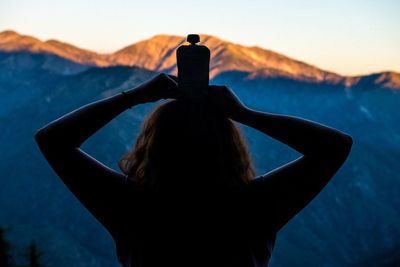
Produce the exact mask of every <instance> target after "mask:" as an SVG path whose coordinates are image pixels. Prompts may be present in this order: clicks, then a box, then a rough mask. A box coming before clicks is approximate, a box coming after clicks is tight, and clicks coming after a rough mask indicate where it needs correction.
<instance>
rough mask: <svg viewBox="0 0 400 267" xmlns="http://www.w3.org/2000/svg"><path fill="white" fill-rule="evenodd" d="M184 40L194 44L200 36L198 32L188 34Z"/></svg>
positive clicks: (198, 40)
mask: <svg viewBox="0 0 400 267" xmlns="http://www.w3.org/2000/svg"><path fill="white" fill-rule="evenodd" d="M186 40H187V41H188V42H189V43H190V44H192V45H195V44H196V43H198V42H200V36H199V35H198V34H189V35H188V36H187V38H186Z"/></svg>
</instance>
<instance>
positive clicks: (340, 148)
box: [332, 133, 353, 161]
mask: <svg viewBox="0 0 400 267" xmlns="http://www.w3.org/2000/svg"><path fill="white" fill-rule="evenodd" d="M352 146H353V138H352V137H351V136H350V135H348V134H345V133H343V134H341V135H340V137H339V139H338V141H337V142H335V144H334V145H333V147H332V152H333V155H334V157H335V158H338V159H341V160H342V161H345V160H346V159H347V157H348V156H349V154H350V151H351V148H352Z"/></svg>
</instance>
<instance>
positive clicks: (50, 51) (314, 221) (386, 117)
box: [0, 31, 400, 267]
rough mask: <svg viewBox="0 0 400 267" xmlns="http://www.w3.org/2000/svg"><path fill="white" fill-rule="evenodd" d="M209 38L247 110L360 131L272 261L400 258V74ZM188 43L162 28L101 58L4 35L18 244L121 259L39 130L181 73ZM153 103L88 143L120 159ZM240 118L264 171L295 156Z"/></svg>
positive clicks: (67, 259) (5, 123)
mask: <svg viewBox="0 0 400 267" xmlns="http://www.w3.org/2000/svg"><path fill="white" fill-rule="evenodd" d="M201 39H202V42H203V43H204V44H205V45H207V46H208V47H209V48H210V50H211V53H212V59H211V66H210V73H211V83H212V84H226V85H228V86H229V87H230V88H232V89H233V90H234V91H235V93H236V94H237V95H238V96H239V97H240V98H241V99H242V101H243V102H244V103H245V104H246V105H248V106H249V107H251V108H254V109H257V110H261V111H267V112H274V113H283V114H289V115H294V116H301V117H304V118H307V119H311V120H315V121H318V122H321V123H324V124H327V125H331V126H332V127H337V128H338V129H341V130H343V131H345V132H348V133H350V134H351V135H352V136H353V139H354V145H353V149H352V152H351V154H350V157H349V159H348V161H347V162H346V163H345V164H344V166H343V167H342V168H341V169H340V170H339V171H338V173H337V174H336V175H335V177H334V178H333V179H332V181H331V182H330V183H329V184H328V185H327V186H326V188H325V189H324V190H323V191H322V192H321V193H320V194H319V195H318V196H317V198H316V199H314V200H313V201H312V202H311V204H310V205H309V206H307V207H306V208H305V209H304V210H303V211H302V212H300V213H299V214H298V215H297V216H296V217H295V218H294V219H293V220H292V221H290V222H289V223H288V224H287V225H286V226H285V227H284V228H283V229H282V231H281V232H280V233H279V235H278V240H277V244H276V247H275V252H274V254H273V257H272V259H271V263H270V266H272V267H287V266H291V267H297V266H299V267H300V266H334V267H335V266H338V267H339V266H340V267H341V266H366V267H368V266H396V265H397V266H399V257H398V256H397V255H398V251H399V250H400V224H399V222H400V212H399V207H400V197H399V195H398V188H399V187H400V177H399V175H398V174H399V173H400V167H399V164H398V162H397V159H398V158H400V135H399V132H400V125H399V121H400V114H399V113H398V112H396V110H397V109H398V106H399V103H400V90H399V89H400V74H398V73H395V72H383V73H376V74H371V75H365V76H359V77H345V76H341V75H338V74H335V73H331V72H327V71H324V70H321V69H319V68H317V67H315V66H311V65H308V64H306V63H304V62H300V61H297V60H294V59H291V58H288V57H286V56H284V55H281V54H278V53H275V52H273V51H269V50H266V49H262V48H259V47H246V46H242V45H239V44H233V43H229V42H225V41H223V40H220V39H218V38H216V37H213V36H209V35H203V36H201ZM184 42H185V38H184V37H181V36H168V35H156V36H154V37H152V38H150V39H148V40H144V41H141V42H138V43H136V44H133V45H131V46H128V47H125V48H123V49H121V50H119V51H117V52H115V53H111V54H99V53H95V52H92V51H88V50H85V49H80V48H78V47H75V46H73V45H70V44H66V43H63V42H60V41H56V40H49V41H41V40H38V39H36V38H34V37H30V36H24V35H21V34H18V33H16V32H13V31H5V32H2V33H0V93H1V99H0V121H1V125H2V131H1V132H0V151H2V152H3V153H2V154H1V160H0V225H2V226H11V227H12V231H10V233H9V236H8V239H9V240H11V242H12V243H13V244H14V245H15V246H16V248H18V247H20V248H23V247H24V246H25V245H26V244H28V243H29V242H30V240H32V239H34V240H37V241H38V246H39V247H40V248H41V249H42V250H43V251H44V254H43V262H45V263H46V264H47V265H49V266H59V267H63V266H79V267H80V266H82V267H83V266H93V267H94V266H96V267H97V266H99V267H100V266H118V263H117V261H116V256H115V251H114V244H113V242H112V239H111V237H110V236H109V235H108V234H107V233H106V232H105V230H104V229H103V228H102V227H101V226H100V224H99V223H98V222H97V221H96V220H95V219H94V218H93V217H92V216H91V215H90V214H88V212H87V211H86V210H85V209H84V208H83V207H82V206H81V204H80V203H79V202H78V201H77V200H76V199H75V198H74V196H73V195H72V194H71V193H70V192H69V191H68V190H67V189H66V187H65V186H64V185H63V184H62V182H61V181H60V180H59V179H58V177H57V176H56V174H55V173H54V172H53V171H52V170H51V169H50V167H49V166H48V164H47V162H46V161H45V159H44V158H43V156H42V155H41V154H40V152H39V150H38V148H37V146H36V144H35V142H34V139H33V135H34V133H35V131H36V130H37V129H38V128H40V127H41V126H43V125H44V124H46V123H48V122H49V121H51V120H54V119H56V118H57V117H59V116H61V115H63V114H65V113H67V112H70V111H71V110H73V109H75V108H78V107H80V106H82V105H84V104H87V103H90V102H92V101H95V100H98V99H101V98H104V97H107V96H110V95H113V94H115V93H118V92H120V91H122V90H125V89H128V88H131V87H133V86H136V85H138V84H139V83H141V82H143V81H145V80H147V79H149V78H150V77H152V76H154V75H156V73H158V72H168V73H176V64H175V63H176V58H175V50H176V48H177V47H178V46H179V45H181V44H183V43H184ZM156 105H157V103H155V104H145V105H140V106H137V107H135V108H133V109H132V110H128V111H126V112H124V113H123V114H121V115H120V116H119V117H118V118H116V119H115V120H113V121H112V122H111V123H110V124H109V125H107V126H105V127H104V128H103V129H101V130H100V131H99V132H98V133H96V134H95V135H94V136H93V137H92V138H90V139H89V140H88V141H87V142H86V143H85V144H84V145H83V147H82V149H83V150H85V151H86V152H88V153H89V154H91V155H92V156H94V157H95V158H97V159H98V160H100V161H102V162H103V163H104V164H106V165H108V166H110V167H112V168H114V169H116V170H119V169H118V166H117V161H118V159H119V158H120V157H121V156H122V155H123V154H124V153H125V152H126V151H128V150H129V149H130V148H131V146H132V145H133V144H134V142H135V138H136V137H137V135H138V131H139V129H140V125H141V123H142V122H143V120H144V118H145V117H146V115H147V114H148V112H149V111H151V110H152V109H153V108H154V107H155V106H156ZM239 126H240V127H241V128H242V129H243V132H244V135H245V138H246V140H247V142H248V144H249V147H250V151H251V156H252V158H253V160H254V163H255V166H256V168H257V174H262V173H265V172H267V171H269V170H271V169H273V168H276V167H278V166H280V165H282V164H285V163H287V162H288V161H291V160H293V159H295V158H296V157H298V156H299V155H298V154H297V153H296V152H294V151H292V150H290V149H289V148H288V147H286V146H283V145H282V144H280V143H278V142H276V141H274V140H272V139H271V138H268V137H266V136H264V135H263V134H261V133H260V132H258V131H256V130H254V129H250V128H248V127H245V126H243V125H239ZM249 219H251V218H249ZM94 240H95V242H94ZM14 257H15V259H16V262H17V263H18V257H19V255H14ZM21 261H22V260H21Z"/></svg>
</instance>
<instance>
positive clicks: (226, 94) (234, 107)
mask: <svg viewBox="0 0 400 267" xmlns="http://www.w3.org/2000/svg"><path fill="white" fill-rule="evenodd" d="M208 96H209V100H210V101H211V102H212V103H213V104H214V105H215V106H216V107H217V109H219V110H220V111H221V112H222V113H223V114H224V115H225V116H226V117H228V118H231V119H233V120H238V119H239V117H240V115H241V114H242V112H243V111H244V110H246V109H247V107H246V106H245V105H244V104H243V103H242V102H241V101H240V100H239V98H238V97H237V96H236V95H235V94H234V93H233V92H232V91H231V90H230V89H229V88H228V87H226V86H224V85H222V86H220V85H210V86H209V87H208Z"/></svg>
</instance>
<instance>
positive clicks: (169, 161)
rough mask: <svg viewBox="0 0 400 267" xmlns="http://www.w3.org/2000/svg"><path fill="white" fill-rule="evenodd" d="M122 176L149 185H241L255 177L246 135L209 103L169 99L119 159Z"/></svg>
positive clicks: (151, 115) (155, 111)
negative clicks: (130, 147) (244, 136)
mask: <svg viewBox="0 0 400 267" xmlns="http://www.w3.org/2000/svg"><path fill="white" fill-rule="evenodd" d="M119 167H120V168H121V170H122V171H123V173H124V174H126V175H128V176H129V177H131V178H133V179H135V180H136V181H138V182H139V183H142V184H145V185H149V186H150V187H151V186H160V185H161V186H163V185H168V184H174V182H178V183H179V184H190V185H195V186H196V185H206V186H213V185H215V186H228V187H230V186H238V185H243V184H246V183H248V182H249V181H250V180H251V179H252V178H253V177H254V168H253V165H252V162H251V159H250V156H249V152H248V149H247V146H246V144H245V142H244V140H243V137H242V135H241V133H240V131H239V129H238V128H237V127H236V125H235V124H234V123H233V122H232V121H231V120H230V119H227V118H225V117H223V116H222V114H220V113H218V112H217V111H216V110H215V109H214V108H212V107H211V106H206V105H196V104H195V103H190V102H185V101H179V100H171V101H169V102H166V103H164V104H162V105H160V106H158V107H157V108H156V109H155V110H154V111H153V112H152V113H151V114H150V115H149V116H148V118H147V119H146V120H145V122H144V124H143V126H142V129H141V132H140V133H139V136H138V138H137V140H136V144H135V146H134V147H133V149H132V150H131V151H129V152H128V153H127V154H126V155H124V156H123V157H122V158H121V159H120V160H119Z"/></svg>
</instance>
